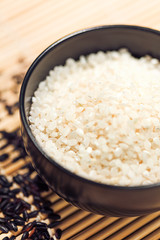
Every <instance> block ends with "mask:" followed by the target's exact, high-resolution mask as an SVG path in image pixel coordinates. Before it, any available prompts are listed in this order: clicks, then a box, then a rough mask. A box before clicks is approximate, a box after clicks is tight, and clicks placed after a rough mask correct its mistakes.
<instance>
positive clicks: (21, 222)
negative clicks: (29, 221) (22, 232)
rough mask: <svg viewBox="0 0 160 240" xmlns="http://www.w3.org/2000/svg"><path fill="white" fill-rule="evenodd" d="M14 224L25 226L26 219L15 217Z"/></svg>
mask: <svg viewBox="0 0 160 240" xmlns="http://www.w3.org/2000/svg"><path fill="white" fill-rule="evenodd" d="M14 224H15V225H17V226H24V224H25V221H24V220H21V219H15V220H14Z"/></svg>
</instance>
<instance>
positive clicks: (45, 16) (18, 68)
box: [0, 0, 160, 240]
mask: <svg viewBox="0 0 160 240" xmlns="http://www.w3.org/2000/svg"><path fill="white" fill-rule="evenodd" d="M108 24H129V25H141V26H147V27H151V28H154V29H160V0H153V1H145V0H134V1H133V0H123V1H122V0H110V1H107V0H106V1H105V0H92V1H91V0H78V1H73V0H63V1H56V0H46V1H44V0H32V1H30V0H23V1H22V0H16V1H13V0H1V1H0V112H1V114H0V130H1V131H2V130H5V131H7V132H13V131H15V130H16V129H18V128H19V125H20V123H19V114H18V108H17V101H18V95H19V89H20V84H18V85H17V83H15V81H14V79H17V74H18V76H20V78H22V77H23V75H24V73H25V72H26V70H27V68H28V66H29V65H30V63H31V62H32V61H33V60H34V59H35V58H36V56H37V55H39V53H40V52H41V51H43V50H44V49H45V48H46V47H47V46H48V45H50V44H51V43H53V42H54V41H55V40H57V39H59V38H61V37H63V36H64V35H66V34H68V33H71V32H73V31H76V30H80V29H83V28H86V27H91V26H98V25H108ZM21 80H22V79H21ZM6 106H7V107H6ZM8 106H9V107H8ZM0 136H1V137H2V135H0ZM2 142H3V140H2ZM6 152H7V153H8V154H9V160H7V162H6V163H5V162H4V163H3V164H2V163H0V168H1V172H2V173H4V174H6V175H14V174H15V173H17V172H18V171H19V169H20V168H21V167H22V166H23V165H24V163H25V159H20V160H19V161H17V162H14V163H13V162H12V160H13V159H14V157H15V155H16V151H14V150H13V148H12V146H8V147H7V148H5V149H3V150H2V151H1V154H3V153H6ZM47 199H50V200H51V201H52V203H53V204H52V207H53V209H54V211H55V212H57V213H59V214H60V215H61V218H62V220H61V222H60V224H59V226H58V227H59V228H61V229H62V230H63V234H62V239H77V240H78V239H79V240H84V239H113V240H114V239H117V240H119V239H133V240H135V239H136V240H138V239H148V240H149V239H152V240H154V239H155V240H157V239H160V212H157V213H153V214H151V215H148V216H143V217H136V218H113V217H103V216H98V215H94V214H90V213H88V212H84V211H82V210H78V209H77V208H75V207H73V206H71V205H69V204H68V203H66V202H65V201H64V200H62V199H60V198H59V197H58V196H57V195H56V194H54V193H53V194H51V193H50V192H49V193H48V196H47ZM0 239H1V236H0Z"/></svg>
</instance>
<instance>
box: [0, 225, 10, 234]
mask: <svg viewBox="0 0 160 240" xmlns="http://www.w3.org/2000/svg"><path fill="white" fill-rule="evenodd" d="M0 230H1V231H2V232H3V233H8V231H9V229H8V227H6V226H5V225H4V224H0Z"/></svg>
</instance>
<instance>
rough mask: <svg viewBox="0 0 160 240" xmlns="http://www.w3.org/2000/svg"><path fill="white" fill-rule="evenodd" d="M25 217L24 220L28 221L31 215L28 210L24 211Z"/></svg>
mask: <svg viewBox="0 0 160 240" xmlns="http://www.w3.org/2000/svg"><path fill="white" fill-rule="evenodd" d="M23 219H24V221H26V222H28V220H29V216H28V213H27V211H24V212H23Z"/></svg>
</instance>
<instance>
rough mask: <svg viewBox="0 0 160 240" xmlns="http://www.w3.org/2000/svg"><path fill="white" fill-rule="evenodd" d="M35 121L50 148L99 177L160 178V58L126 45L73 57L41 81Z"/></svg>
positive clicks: (139, 181)
mask: <svg viewBox="0 0 160 240" xmlns="http://www.w3.org/2000/svg"><path fill="white" fill-rule="evenodd" d="M32 102H33V103H32V106H31V110H30V117H29V121H30V127H31V130H32V132H33V134H34V136H35V137H36V139H37V141H38V143H39V144H40V145H41V146H42V148H43V149H44V150H45V151H46V153H47V154H48V155H49V156H51V157H52V158H53V159H54V160H56V161H57V162H58V163H59V164H61V165H63V166H64V167H65V168H67V169H69V170H70V171H72V172H74V173H76V174H78V175H81V176H83V177H85V178H88V179H92V180H94V181H97V182H102V183H107V184H113V185H122V186H130V185H143V184H150V183H156V182H160V62H159V61H158V60H157V59H153V58H151V57H149V56H145V57H142V58H140V59H136V58H134V57H133V56H131V54H130V53H129V52H128V51H127V50H125V49H121V50H119V51H110V52H107V53H103V52H98V53H97V54H90V55H89V56H87V57H84V56H81V57H80V58H79V60H78V61H75V60H73V59H68V60H67V61H66V64H65V66H57V67H55V68H54V70H52V71H50V72H49V76H47V77H46V79H45V80H44V81H43V82H41V83H40V84H39V87H38V89H37V91H36V92H35V94H34V97H33V98H32Z"/></svg>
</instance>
